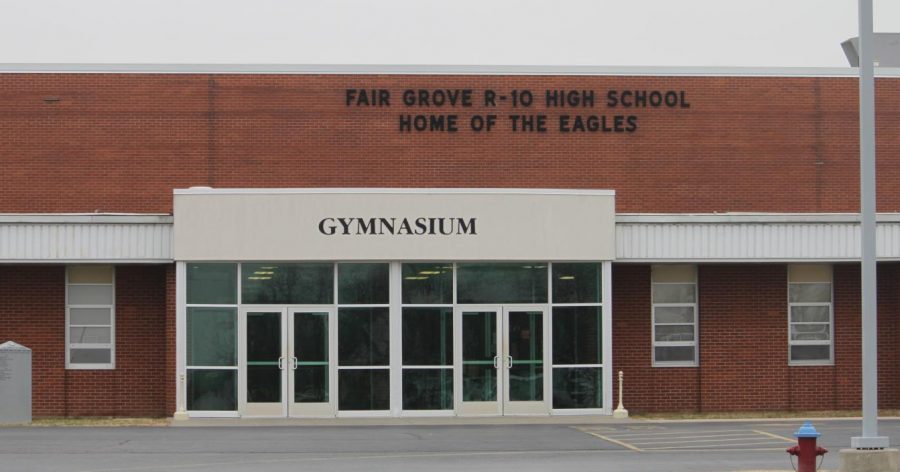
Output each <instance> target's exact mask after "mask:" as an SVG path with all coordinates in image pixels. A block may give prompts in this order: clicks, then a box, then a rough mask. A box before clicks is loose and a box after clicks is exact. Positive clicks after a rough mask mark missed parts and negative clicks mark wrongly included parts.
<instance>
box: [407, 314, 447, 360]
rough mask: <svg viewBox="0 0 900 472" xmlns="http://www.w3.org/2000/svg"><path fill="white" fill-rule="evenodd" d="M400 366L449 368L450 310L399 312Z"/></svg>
mask: <svg viewBox="0 0 900 472" xmlns="http://www.w3.org/2000/svg"><path fill="white" fill-rule="evenodd" d="M403 365H417V366H424V365H453V309H452V308H449V307H447V308H404V309H403Z"/></svg>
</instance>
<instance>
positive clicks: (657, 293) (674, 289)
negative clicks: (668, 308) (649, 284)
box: [653, 284, 696, 303]
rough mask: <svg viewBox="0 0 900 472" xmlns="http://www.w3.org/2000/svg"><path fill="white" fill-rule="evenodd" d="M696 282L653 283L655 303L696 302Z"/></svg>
mask: <svg viewBox="0 0 900 472" xmlns="http://www.w3.org/2000/svg"><path fill="white" fill-rule="evenodd" d="M695 289H696V285H695V284H653V303H694V300H695V299H696V293H695Z"/></svg>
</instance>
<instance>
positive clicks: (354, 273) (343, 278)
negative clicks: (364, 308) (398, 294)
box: [338, 263, 390, 305]
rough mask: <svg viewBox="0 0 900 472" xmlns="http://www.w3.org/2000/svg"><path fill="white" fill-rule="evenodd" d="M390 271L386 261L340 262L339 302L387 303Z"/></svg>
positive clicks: (360, 303)
mask: <svg viewBox="0 0 900 472" xmlns="http://www.w3.org/2000/svg"><path fill="white" fill-rule="evenodd" d="M389 273H390V265H389V264H384V263H374V264H373V263H366V264H338V303H340V304H342V305H380V304H387V303H388V295H389V293H388V287H389V285H390V284H389Z"/></svg>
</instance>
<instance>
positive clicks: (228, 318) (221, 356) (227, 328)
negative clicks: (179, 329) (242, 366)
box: [187, 307, 237, 366]
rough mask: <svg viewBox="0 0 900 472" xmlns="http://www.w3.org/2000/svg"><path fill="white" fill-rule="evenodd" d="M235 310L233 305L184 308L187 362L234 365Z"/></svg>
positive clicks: (235, 355) (235, 352)
mask: <svg viewBox="0 0 900 472" xmlns="http://www.w3.org/2000/svg"><path fill="white" fill-rule="evenodd" d="M236 323H237V311H236V309H234V308H194V307H189V308H188V309H187V365H189V366H236V365H237V349H236V346H237V329H236Z"/></svg>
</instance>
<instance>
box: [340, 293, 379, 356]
mask: <svg viewBox="0 0 900 472" xmlns="http://www.w3.org/2000/svg"><path fill="white" fill-rule="evenodd" d="M389 339H390V330H389V326H388V309H387V307H379V308H341V309H339V310H338V364H339V365H342V366H349V365H389V363H390V352H389V351H390V343H389Z"/></svg>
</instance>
